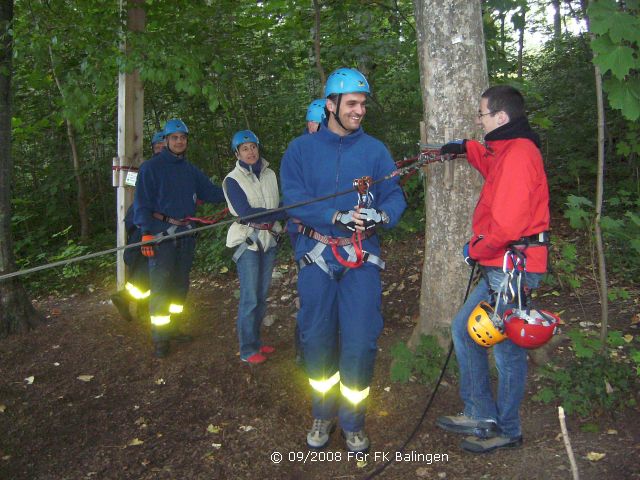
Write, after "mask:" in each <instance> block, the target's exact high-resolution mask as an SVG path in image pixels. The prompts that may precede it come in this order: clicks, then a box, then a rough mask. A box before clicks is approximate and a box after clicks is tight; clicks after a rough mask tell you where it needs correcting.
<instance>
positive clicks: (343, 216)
mask: <svg viewBox="0 0 640 480" xmlns="http://www.w3.org/2000/svg"><path fill="white" fill-rule="evenodd" d="M354 213H355V212H354V211H353V210H341V211H339V212H338V213H337V214H336V218H335V219H334V221H333V223H334V224H335V225H336V226H337V227H340V228H341V229H343V230H346V231H348V232H355V231H356V221H355V220H354V218H353V214H354Z"/></svg>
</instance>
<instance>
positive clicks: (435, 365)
mask: <svg viewBox="0 0 640 480" xmlns="http://www.w3.org/2000/svg"><path fill="white" fill-rule="evenodd" d="M391 355H392V356H393V362H392V364H391V380H393V381H394V382H402V383H406V382H408V381H409V380H410V379H411V377H415V378H416V379H417V381H418V382H420V383H424V384H431V383H435V382H436V380H438V377H439V376H440V372H441V371H442V367H443V365H444V360H445V358H446V352H445V351H444V350H443V349H442V347H441V346H440V345H439V344H438V340H437V339H436V337H434V336H433V335H420V342H419V343H418V345H417V346H416V348H415V350H414V351H412V350H411V349H410V348H409V347H408V346H407V345H406V343H404V342H400V341H399V342H398V343H396V344H395V345H394V346H393V347H392V348H391ZM452 361H453V358H452V360H451V361H450V362H449V363H450V366H451V362H452Z"/></svg>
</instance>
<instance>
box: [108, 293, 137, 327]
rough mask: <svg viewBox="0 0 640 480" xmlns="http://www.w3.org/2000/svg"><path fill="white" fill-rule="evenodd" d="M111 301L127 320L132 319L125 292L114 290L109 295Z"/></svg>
mask: <svg viewBox="0 0 640 480" xmlns="http://www.w3.org/2000/svg"><path fill="white" fill-rule="evenodd" d="M111 303H113V306H114V307H116V308H117V309H118V313H119V314H120V316H121V317H122V318H124V319H125V320H126V321H127V322H130V321H131V320H132V317H131V311H130V310H129V299H128V298H127V294H126V293H125V292H116V293H114V294H113V295H111Z"/></svg>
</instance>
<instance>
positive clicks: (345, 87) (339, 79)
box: [324, 68, 371, 98]
mask: <svg viewBox="0 0 640 480" xmlns="http://www.w3.org/2000/svg"><path fill="white" fill-rule="evenodd" d="M341 93H366V94H367V95H368V94H370V93H371V90H370V89H369V82H367V79H366V78H365V77H364V75H363V74H361V73H360V72H359V71H358V70H356V69H354V68H339V69H337V70H336V71H335V72H333V73H332V74H331V75H329V78H327V84H326V85H325V87H324V97H325V98H328V97H330V96H331V95H334V94H341Z"/></svg>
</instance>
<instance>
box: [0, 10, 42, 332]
mask: <svg viewBox="0 0 640 480" xmlns="http://www.w3.org/2000/svg"><path fill="white" fill-rule="evenodd" d="M12 20H13V0H0V275H2V274H5V273H10V272H13V271H15V268H16V267H15V259H14V257H13V239H12V237H11V177H12V175H11V173H12V170H13V161H12V158H11V76H12V69H11V68H12V64H11V63H12V62H11V57H12V51H13V38H12V36H11V34H9V30H10V25H11V22H12ZM40 319H41V317H40V315H39V314H38V313H37V312H36V310H35V309H34V308H33V305H32V304H31V302H30V301H29V299H28V298H27V294H26V292H25V290H24V287H23V286H22V283H21V282H20V281H19V280H17V279H15V278H14V279H11V280H5V281H1V280H0V338H3V337H6V336H7V335H8V334H10V333H15V332H23V331H26V330H28V329H29V328H31V327H34V326H36V325H37V323H38V321H39V320H40Z"/></svg>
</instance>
